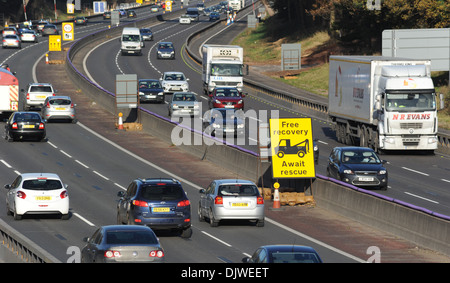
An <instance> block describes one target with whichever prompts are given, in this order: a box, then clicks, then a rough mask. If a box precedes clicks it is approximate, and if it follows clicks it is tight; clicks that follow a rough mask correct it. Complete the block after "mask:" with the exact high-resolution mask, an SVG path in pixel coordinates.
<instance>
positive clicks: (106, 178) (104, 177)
mask: <svg viewBox="0 0 450 283" xmlns="http://www.w3.org/2000/svg"><path fill="white" fill-rule="evenodd" d="M92 172H94V173H95V174H97V175H98V176H100V177H102V178H103V179H105V180H109V178H108V177H106V176H104V175H102V174H100V173H98V172H97V171H95V170H94V171H92Z"/></svg>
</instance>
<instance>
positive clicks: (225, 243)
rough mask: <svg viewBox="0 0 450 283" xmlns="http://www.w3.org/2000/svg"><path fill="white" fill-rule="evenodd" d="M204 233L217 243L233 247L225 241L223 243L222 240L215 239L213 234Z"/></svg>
mask: <svg viewBox="0 0 450 283" xmlns="http://www.w3.org/2000/svg"><path fill="white" fill-rule="evenodd" d="M202 233H203V234H205V235H206V236H208V237H211V238H213V239H214V240H216V241H218V242H220V243H222V244H224V245H225V246H228V247H231V245H230V244H228V243H227V242H224V241H222V240H221V239H219V238H216V237H214V236H213V235H211V234H209V233H207V232H205V231H202Z"/></svg>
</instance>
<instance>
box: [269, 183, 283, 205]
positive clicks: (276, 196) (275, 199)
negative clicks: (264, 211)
mask: <svg viewBox="0 0 450 283" xmlns="http://www.w3.org/2000/svg"><path fill="white" fill-rule="evenodd" d="M273 187H274V189H275V190H274V191H273V206H272V207H271V208H269V209H270V210H283V208H281V202H280V193H279V192H278V188H279V187H280V184H279V183H278V182H276V183H275V184H274V186H273Z"/></svg>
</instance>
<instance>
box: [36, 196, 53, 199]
mask: <svg viewBox="0 0 450 283" xmlns="http://www.w3.org/2000/svg"><path fill="white" fill-rule="evenodd" d="M35 200H52V197H49V196H39V197H35Z"/></svg>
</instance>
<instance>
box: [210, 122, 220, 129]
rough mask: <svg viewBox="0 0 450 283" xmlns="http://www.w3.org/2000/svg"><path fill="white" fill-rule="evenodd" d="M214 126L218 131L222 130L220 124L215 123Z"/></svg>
mask: <svg viewBox="0 0 450 283" xmlns="http://www.w3.org/2000/svg"><path fill="white" fill-rule="evenodd" d="M212 126H213V128H216V129H218V128H220V124H216V123H214V124H212Z"/></svg>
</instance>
